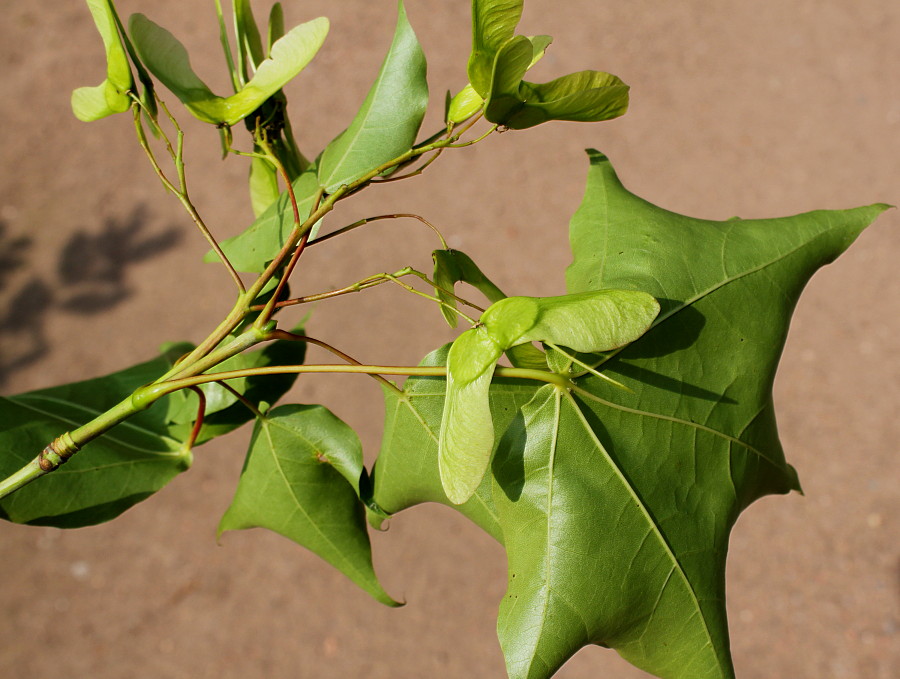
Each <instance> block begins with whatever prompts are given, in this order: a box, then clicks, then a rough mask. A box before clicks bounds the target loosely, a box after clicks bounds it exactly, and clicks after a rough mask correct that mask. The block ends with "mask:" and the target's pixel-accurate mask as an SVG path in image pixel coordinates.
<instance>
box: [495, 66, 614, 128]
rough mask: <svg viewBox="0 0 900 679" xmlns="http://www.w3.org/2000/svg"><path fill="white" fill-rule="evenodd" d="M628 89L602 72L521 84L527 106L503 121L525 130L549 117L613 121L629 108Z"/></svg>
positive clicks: (509, 125)
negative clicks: (541, 82)
mask: <svg viewBox="0 0 900 679" xmlns="http://www.w3.org/2000/svg"><path fill="white" fill-rule="evenodd" d="M628 89H629V88H628V85H626V84H625V83H623V82H622V81H621V80H620V79H619V78H617V77H616V76H614V75H611V74H609V73H603V72H601V71H580V72H579V73H570V74H569V75H565V76H563V77H561V78H557V79H556V80H552V81H550V82H548V83H543V84H533V83H522V89H521V94H522V98H523V99H524V102H525V105H524V106H523V107H522V108H521V110H519V111H517V112H516V113H514V114H512V115H510V116H509V117H508V118H506V119H505V120H504V121H503V124H504V125H506V126H507V127H508V128H510V129H513V130H524V129H526V128H529V127H534V126H535V125H540V124H541V123H545V122H547V121H550V120H572V121H576V122H585V123H590V122H599V121H602V120H611V119H613V118H618V117H619V116H621V115H624V114H625V112H626V111H627V110H628ZM489 120H490V118H489Z"/></svg>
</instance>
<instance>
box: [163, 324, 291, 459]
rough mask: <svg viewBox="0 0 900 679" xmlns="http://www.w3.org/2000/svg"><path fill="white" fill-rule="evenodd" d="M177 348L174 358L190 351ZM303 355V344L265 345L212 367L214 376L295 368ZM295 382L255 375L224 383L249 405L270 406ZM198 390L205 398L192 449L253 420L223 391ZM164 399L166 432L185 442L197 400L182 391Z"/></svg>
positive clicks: (212, 385) (213, 386) (209, 386)
mask: <svg viewBox="0 0 900 679" xmlns="http://www.w3.org/2000/svg"><path fill="white" fill-rule="evenodd" d="M301 331H302V329H300V328H294V330H293V332H301ZM177 346H178V347H179V349H178V352H179V354H178V355H183V354H185V353H187V352H188V351H190V350H191V349H193V347H192V346H191V345H184V344H182V345H177ZM305 355H306V344H305V343H304V342H292V341H288V340H276V341H275V342H269V343H267V344H266V345H265V346H264V347H263V348H262V349H257V350H255V351H245V352H242V353H240V354H238V355H237V356H232V357H231V358H229V359H228V360H226V361H223V362H222V363H220V364H219V365H218V366H216V368H215V372H224V371H226V370H245V369H249V368H265V367H270V366H278V365H298V364H301V363H303V360H304V358H305ZM296 379H297V375H296V374H291V373H287V374H284V375H256V376H252V377H243V378H239V379H235V380H228V384H229V385H230V386H231V388H232V389H235V390H236V391H237V392H238V393H240V394H242V395H243V396H244V397H245V398H246V399H247V400H249V401H250V402H251V403H253V404H257V405H258V404H260V403H267V404H269V405H270V406H271V405H272V404H274V403H276V402H277V401H278V400H279V399H280V398H281V397H282V396H284V395H285V394H286V393H287V391H288V390H289V389H290V388H291V387H292V386H293V384H294V382H295V381H296ZM200 389H202V390H203V392H204V395H205V396H206V416H205V417H204V420H203V427H202V428H201V429H200V433H199V435H198V436H197V440H196V442H195V445H200V444H202V443H206V442H207V441H210V440H212V439H214V438H216V437H218V436H223V435H224V434H227V433H229V432H231V431H234V430H235V429H237V428H238V427H240V426H242V425H244V424H246V423H247V422H249V421H250V420H252V419H254V414H253V412H252V411H251V410H250V409H249V408H247V406H245V405H244V404H243V403H240V402H239V400H238V398H237V397H236V396H235V395H234V394H233V393H232V392H231V391H229V390H227V389H225V388H224V387H222V386H220V385H218V384H215V383H209V384H204V385H202V386H201V387H200ZM168 399H169V402H168V405H167V413H166V421H167V422H168V423H169V432H170V434H171V435H172V436H174V437H175V438H178V439H182V438H186V437H187V435H188V434H189V432H190V430H191V427H192V426H193V423H194V421H195V419H196V417H197V406H198V403H197V396H196V394H194V392H193V391H190V390H187V389H185V390H182V391H180V392H176V393H174V394H171V395H170V396H169V397H168ZM160 407H161V406H160Z"/></svg>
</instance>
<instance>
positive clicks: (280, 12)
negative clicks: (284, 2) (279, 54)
mask: <svg viewBox="0 0 900 679" xmlns="http://www.w3.org/2000/svg"><path fill="white" fill-rule="evenodd" d="M284 32H285V31H284V8H283V7H282V6H281V3H280V2H276V3H275V4H274V5H272V9H271V10H269V30H268V34H267V41H266V45H267V47H268V49H270V50H271V49H272V45H274V44H275V41H276V40H278V39H279V38H281V36H283V35H284Z"/></svg>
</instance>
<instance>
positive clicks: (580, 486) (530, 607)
mask: <svg viewBox="0 0 900 679" xmlns="http://www.w3.org/2000/svg"><path fill="white" fill-rule="evenodd" d="M522 415H523V420H522V423H521V425H520V426H518V427H511V428H510V430H509V431H508V432H507V435H506V437H505V438H504V440H503V441H502V442H501V444H500V446H499V448H498V451H497V455H496V457H495V462H494V478H495V484H496V485H495V493H494V501H495V505H496V507H497V510H498V515H499V520H500V523H501V525H502V527H503V535H504V541H505V545H506V549H507V554H508V557H509V564H508V567H509V580H508V582H509V585H508V589H507V593H506V596H505V597H504V599H503V601H502V603H501V605H500V613H499V618H498V624H497V628H498V634H499V637H500V644H501V646H502V648H503V652H504V654H505V656H506V664H507V669H508V672H509V676H510V677H511V678H513V679H523V678H526V677H530V678H537V677H549V676H551V675H552V674H553V673H555V671H556V670H557V669H558V668H559V667H560V666H561V665H562V664H563V663H564V662H565V661H566V660H567V659H568V658H569V657H570V656H571V654H572V653H573V652H574V651H575V650H577V649H578V648H580V647H581V646H584V645H587V644H590V643H598V644H603V645H607V646H611V647H613V648H616V649H617V650H618V651H619V653H621V654H622V655H623V656H624V657H625V658H626V659H627V660H630V661H631V662H633V663H634V664H636V665H637V666H638V667H641V668H642V669H644V670H646V671H648V672H651V673H653V674H655V675H657V676H660V677H692V678H696V679H703V678H707V677H728V676H733V674H732V672H731V669H730V664H729V661H728V658H727V640H728V637H727V629H726V627H725V625H724V609H723V607H722V605H721V604H722V601H723V599H724V586H723V583H724V578H722V577H717V576H719V575H721V574H720V573H717V568H716V566H715V564H716V562H717V561H718V560H719V559H720V558H722V557H723V556H724V553H725V549H726V548H727V544H726V541H725V540H724V538H725V537H727V530H722V529H721V528H717V527H716V524H717V523H720V522H721V523H724V522H726V521H729V520H730V519H731V518H732V516H733V515H732V510H731V508H730V507H729V504H730V503H731V502H732V500H733V497H732V492H733V489H732V487H731V485H730V484H729V483H728V479H727V475H726V476H724V477H723V476H722V472H726V473H727V470H728V466H729V465H728V446H727V445H726V446H717V445H715V435H713V434H710V433H705V432H698V431H696V430H695V431H694V432H693V436H694V438H695V440H696V443H697V446H698V448H703V447H705V446H708V445H709V444H710V443H713V444H714V445H713V448H714V449H715V450H709V451H706V456H707V457H709V458H714V457H715V458H718V459H717V460H716V462H711V461H709V460H704V461H703V462H700V461H697V463H696V466H697V467H698V468H699V469H694V468H693V466H691V468H686V465H685V464H684V462H685V460H684V458H683V456H681V455H679V454H678V452H675V454H672V452H671V451H670V449H669V448H653V449H650V450H646V451H645V452H644V454H643V455H642V458H643V459H642V460H641V465H643V469H642V468H641V466H639V465H635V466H634V467H633V468H632V467H628V468H626V466H625V464H623V462H622V460H621V457H622V455H623V453H622V452H621V447H623V446H627V445H628V442H626V441H624V440H616V439H614V438H613V437H612V436H611V435H610V434H609V433H608V425H607V422H606V421H605V420H604V421H603V422H601V421H600V420H599V419H598V416H597V415H596V414H595V413H592V412H590V411H589V410H587V409H586V408H584V406H583V404H581V403H579V401H578V400H577V399H576V398H575V397H573V396H571V395H570V394H569V393H567V392H565V391H563V390H560V389H558V388H555V387H552V386H547V387H543V388H542V389H541V390H540V391H539V392H538V393H537V394H536V395H535V397H534V399H533V400H532V401H531V402H530V403H529V404H528V405H526V406H525V407H524V408H523V410H522ZM651 429H652V427H651ZM643 432H644V429H638V431H637V432H636V434H637V436H638V437H640V436H641V435H642V433H643ZM643 436H645V437H646V436H647V434H646V433H643ZM638 440H640V438H639V439H638ZM685 440H686V437H684V436H677V437H676V438H675V442H677V443H683V442H684V441H685ZM634 447H637V446H634ZM723 448H724V450H723ZM738 455H740V454H738ZM642 472H643V473H642ZM638 479H640V480H641V481H644V483H639V482H638ZM648 482H649V483H648ZM698 509H699V510H700V511H697V510H698ZM719 512H721V514H719Z"/></svg>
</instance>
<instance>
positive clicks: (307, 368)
mask: <svg viewBox="0 0 900 679" xmlns="http://www.w3.org/2000/svg"><path fill="white" fill-rule="evenodd" d="M303 373H330V374H333V373H340V374H356V375H402V376H406V377H446V375H447V368H446V367H444V366H435V367H430V366H396V365H355V364H351V365H345V364H321V365H281V366H265V367H262V368H246V369H244V370H225V371H223V372H218V373H212V374H209V375H195V376H193V377H183V378H178V379H174V380H169V381H168V382H164V383H161V384H151V385H149V386H146V387H142V388H141V389H139V390H138V391H137V392H135V395H134V397H133V399H134V400H135V401H137V402H138V403H141V404H144V403H148V404H149V403H152V402H153V401H156V400H157V399H159V398H162V397H163V396H165V395H167V394H171V393H172V392H175V391H178V390H180V389H186V388H188V387H194V386H197V385H200V384H206V383H208V382H218V381H221V380H234V379H239V378H244V377H256V376H259V375H300V374H303ZM494 375H495V376H496V377H508V378H513V379H526V380H537V381H539V382H546V383H547V384H554V385H556V386H557V387H559V388H561V389H568V388H569V387H570V386H571V382H570V380H569V379H567V378H566V377H564V376H563V375H560V374H558V373H553V372H548V371H545V370H532V369H529V368H505V367H498V368H496V369H495V371H494Z"/></svg>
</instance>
